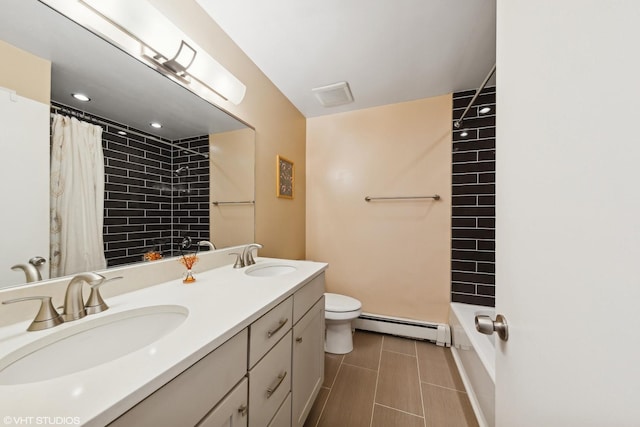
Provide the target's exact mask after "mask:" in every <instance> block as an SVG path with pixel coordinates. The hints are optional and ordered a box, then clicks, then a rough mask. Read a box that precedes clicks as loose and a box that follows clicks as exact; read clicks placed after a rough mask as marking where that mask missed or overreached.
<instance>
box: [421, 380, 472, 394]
mask: <svg viewBox="0 0 640 427" xmlns="http://www.w3.org/2000/svg"><path fill="white" fill-rule="evenodd" d="M420 382H421V383H424V384H427V385H432V386H434V387H438V388H443V389H445V390H451V391H457V392H458V393H464V394H467V391H466V390H458V389H457V388H451V387H447V386H443V385H440V384H435V383H430V382H428V381H420Z"/></svg>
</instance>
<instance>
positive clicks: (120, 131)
mask: <svg viewBox="0 0 640 427" xmlns="http://www.w3.org/2000/svg"><path fill="white" fill-rule="evenodd" d="M126 134H127V133H126V132H125V131H123V130H119V131H118V135H122V136H125V135H126Z"/></svg>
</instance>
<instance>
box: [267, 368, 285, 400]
mask: <svg viewBox="0 0 640 427" xmlns="http://www.w3.org/2000/svg"><path fill="white" fill-rule="evenodd" d="M286 376H287V371H284V372H283V373H281V374H280V375H278V378H277V379H276V383H275V384H274V385H273V386H272V387H269V388H267V399H268V398H270V397H271V395H272V394H273V393H275V392H276V390H277V389H278V387H280V384H282V381H284V378H285V377H286Z"/></svg>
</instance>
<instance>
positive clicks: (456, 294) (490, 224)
mask: <svg viewBox="0 0 640 427" xmlns="http://www.w3.org/2000/svg"><path fill="white" fill-rule="evenodd" d="M475 92H476V91H475V90H470V91H465V92H457V93H454V94H453V121H454V122H455V121H456V120H457V119H458V118H459V117H460V116H461V115H462V112H463V111H464V109H465V108H466V107H467V105H469V102H470V101H471V99H472V98H473V95H474V94H475ZM486 106H488V107H491V111H490V112H488V113H486V114H482V113H480V109H481V108H483V107H486ZM495 121H496V88H495V87H492V88H485V89H483V91H482V93H481V94H480V96H478V99H477V100H476V102H475V103H474V104H473V106H472V107H471V109H470V110H469V111H468V112H467V115H466V116H465V119H464V120H463V122H462V125H461V127H460V129H456V128H455V127H453V154H452V156H453V158H452V159H453V177H452V185H453V188H452V194H453V197H452V221H451V224H452V225H451V226H452V232H451V236H452V240H451V301H453V302H463V303H468V304H478V305H484V306H491V307H493V306H495V222H496V221H495V199H496V197H495V193H496V191H495V190H496V187H495V185H496V184H495V182H496V181H495V177H496V173H495V170H496V168H495V166H496V165H495V159H496V142H495V136H496V132H495V126H496V124H495ZM465 132H466V135H465Z"/></svg>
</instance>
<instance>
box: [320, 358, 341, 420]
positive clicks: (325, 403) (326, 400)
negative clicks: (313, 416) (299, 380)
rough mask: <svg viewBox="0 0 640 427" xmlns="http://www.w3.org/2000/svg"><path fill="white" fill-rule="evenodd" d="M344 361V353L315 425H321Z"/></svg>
mask: <svg viewBox="0 0 640 427" xmlns="http://www.w3.org/2000/svg"><path fill="white" fill-rule="evenodd" d="M343 362H344V354H343V355H342V357H341V358H340V364H339V365H338V370H337V371H336V374H335V375H334V376H333V381H331V387H329V393H328V394H327V398H326V399H325V401H324V404H323V405H322V409H321V410H320V413H319V414H318V420H317V421H316V425H315V426H314V427H318V426H319V425H320V420H321V419H322V415H323V414H324V410H325V408H326V407H327V403H329V398H330V397H331V392H332V391H333V386H334V385H336V380H337V379H338V374H339V373H340V370H341V369H342V363H343Z"/></svg>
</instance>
